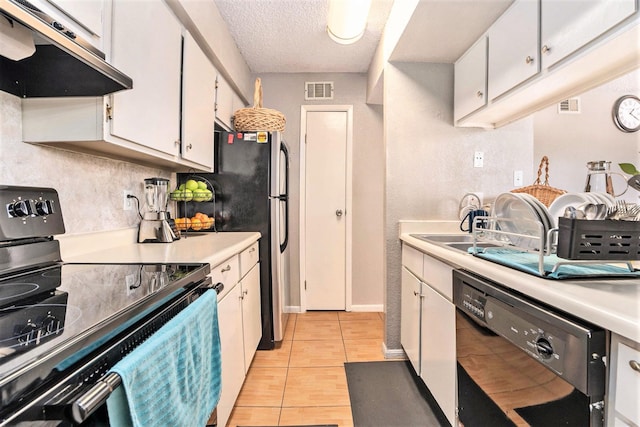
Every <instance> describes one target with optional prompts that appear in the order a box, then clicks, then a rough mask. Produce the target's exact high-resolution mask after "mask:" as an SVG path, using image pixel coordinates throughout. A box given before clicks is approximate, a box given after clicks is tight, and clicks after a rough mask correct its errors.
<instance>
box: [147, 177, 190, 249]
mask: <svg viewBox="0 0 640 427" xmlns="http://www.w3.org/2000/svg"><path fill="white" fill-rule="evenodd" d="M168 188H169V180H168V179H166V178H147V179H145V180H144V193H145V199H146V201H147V212H145V214H144V216H143V217H142V220H141V221H140V229H139V230H138V243H171V242H173V241H174V240H178V239H179V238H180V233H179V232H178V230H177V229H176V225H175V222H174V221H173V220H172V219H171V215H170V214H169V212H168V211H167V201H168V195H169V191H168Z"/></svg>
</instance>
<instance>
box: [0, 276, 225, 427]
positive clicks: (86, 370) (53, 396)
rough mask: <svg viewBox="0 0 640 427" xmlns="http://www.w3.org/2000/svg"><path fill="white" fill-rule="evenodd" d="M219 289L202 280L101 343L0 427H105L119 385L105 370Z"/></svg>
mask: <svg viewBox="0 0 640 427" xmlns="http://www.w3.org/2000/svg"><path fill="white" fill-rule="evenodd" d="M220 285H221V284H215V285H213V284H212V283H211V278H210V277H206V278H205V279H204V280H202V281H201V282H199V283H197V284H196V285H195V286H194V287H192V288H191V290H189V291H187V292H186V293H183V294H181V295H179V296H177V297H176V298H174V299H172V300H170V301H169V302H166V303H164V304H163V305H162V307H160V308H159V309H157V310H155V311H154V312H153V313H151V314H149V315H148V316H145V317H144V318H143V319H141V320H140V321H139V322H137V323H135V324H133V325H131V327H129V328H128V329H126V330H125V331H124V332H123V333H121V334H119V335H118V336H117V337H116V338H114V339H112V340H110V341H107V342H105V343H104V344H103V345H102V346H101V347H99V348H97V350H96V351H94V352H92V353H91V355H90V356H89V357H86V358H84V359H82V360H81V361H79V362H78V363H77V364H76V365H74V366H73V368H71V373H70V374H68V375H66V376H64V377H62V378H58V379H56V380H55V381H52V382H51V383H49V384H48V385H47V386H46V387H43V388H44V389H46V391H43V393H42V394H40V395H36V396H34V398H33V400H32V402H30V403H29V404H28V405H26V406H24V407H22V408H21V409H19V410H18V411H16V412H15V413H13V414H11V415H10V416H9V417H8V418H5V419H0V427H4V426H11V425H16V424H17V425H23V424H22V423H24V424H25V425H34V426H35V425H37V426H42V427H45V426H46V427H49V426H73V425H89V426H94V425H109V423H108V414H107V405H106V401H107V398H108V397H109V395H110V394H111V392H112V391H113V390H114V389H115V388H116V387H119V385H120V383H121V380H120V377H119V376H118V375H117V374H113V373H108V371H109V369H110V368H111V367H112V366H114V365H115V364H116V363H117V362H118V361H120V360H121V359H122V358H123V357H125V356H126V355H127V354H129V353H130V352H131V351H133V350H134V349H135V348H136V347H137V346H138V345H140V344H141V343H142V342H144V341H145V340H146V339H147V338H148V337H150V336H151V335H152V334H154V333H155V332H156V331H158V330H159V329H160V328H161V327H162V326H164V325H165V324H166V323H167V322H168V321H169V320H171V319H172V318H173V317H175V316H176V315H177V314H178V313H179V312H180V311H182V310H183V309H184V308H185V307H187V306H188V305H189V304H191V303H192V302H193V301H195V300H196V299H197V298H198V297H199V296H200V295H201V294H202V293H203V292H205V291H206V290H208V289H214V290H215V291H216V292H218V293H219V292H220V290H221V287H220ZM214 412H215V411H214ZM216 422H217V418H216V414H215V413H214V414H212V417H211V419H210V420H209V422H208V424H207V425H208V426H209V425H216Z"/></svg>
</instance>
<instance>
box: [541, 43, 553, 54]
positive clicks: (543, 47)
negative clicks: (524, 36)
mask: <svg viewBox="0 0 640 427" xmlns="http://www.w3.org/2000/svg"><path fill="white" fill-rule="evenodd" d="M548 52H551V48H550V47H549V46H547V45H546V44H545V45H544V46H542V53H548Z"/></svg>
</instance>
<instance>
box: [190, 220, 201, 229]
mask: <svg viewBox="0 0 640 427" xmlns="http://www.w3.org/2000/svg"><path fill="white" fill-rule="evenodd" d="M191 229H192V230H196V231H197V230H202V221H200V219H199V218H196V217H193V218H191Z"/></svg>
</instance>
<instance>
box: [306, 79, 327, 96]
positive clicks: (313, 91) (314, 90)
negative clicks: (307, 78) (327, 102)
mask: <svg viewBox="0 0 640 427" xmlns="http://www.w3.org/2000/svg"><path fill="white" fill-rule="evenodd" d="M304 99H306V100H319V99H333V82H305V84H304Z"/></svg>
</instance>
